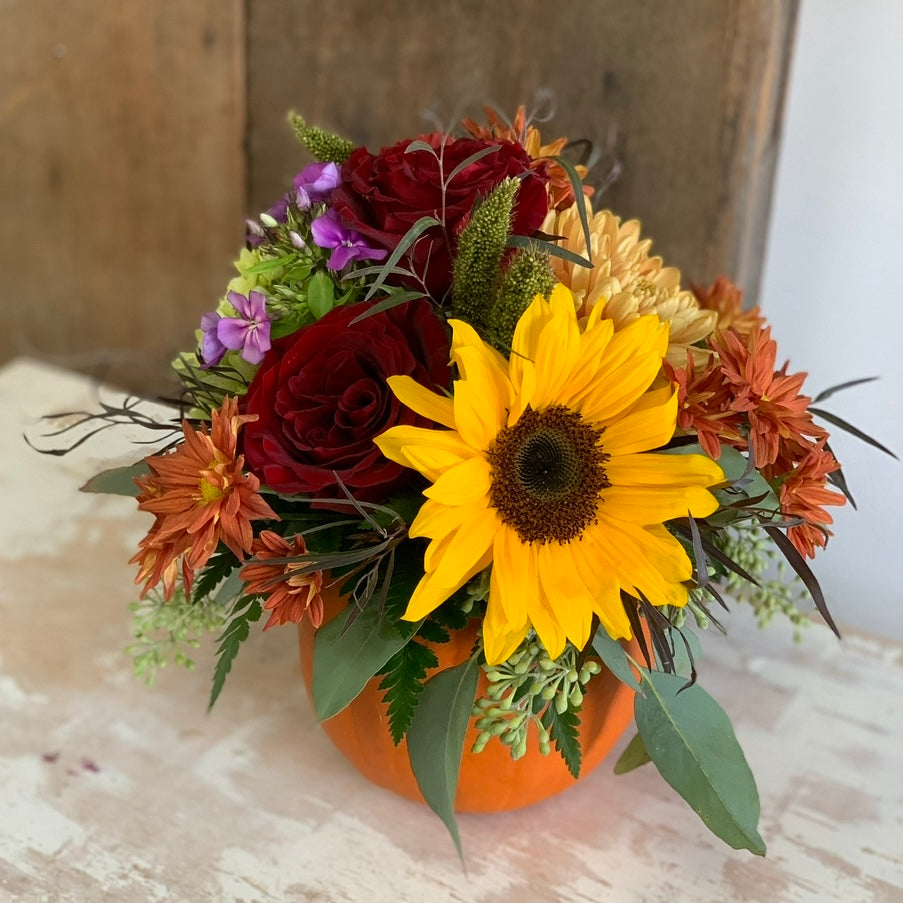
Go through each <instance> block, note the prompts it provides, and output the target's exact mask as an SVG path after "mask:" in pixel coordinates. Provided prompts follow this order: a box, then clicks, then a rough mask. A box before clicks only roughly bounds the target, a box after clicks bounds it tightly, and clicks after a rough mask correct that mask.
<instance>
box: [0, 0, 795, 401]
mask: <svg viewBox="0 0 903 903" xmlns="http://www.w3.org/2000/svg"><path fill="white" fill-rule="evenodd" d="M796 13H797V0H761V2H757V3H746V2H743V0H680V2H667V3H666V2H663V0H635V2H625V0H562V2H559V3H557V4H554V5H550V4H548V3H546V2H542V0H519V2H514V0H504V2H503V0H495V2H485V0H445V2H443V3H437V4H428V3H423V2H415V0H383V2H381V3H379V4H375V3H371V2H369V0H346V2H344V3H342V4H333V3H326V2H324V0H319V2H315V0H248V2H247V3H242V2H241V0H197V2H193V3H191V4H184V3H179V2H177V0H158V2H156V3H153V4H138V3H126V2H119V3H107V2H102V0H70V2H67V3H66V4H65V5H60V4H58V3H55V2H53V0H0V17H2V21H0V126H2V129H3V131H2V135H3V137H2V139H0V154H2V156H0V197H2V198H3V201H4V203H3V205H2V207H0V255H2V256H0V265H2V268H3V273H4V276H5V279H4V285H3V290H2V294H0V304H2V308H3V312H4V315H5V316H4V320H5V324H6V329H5V330H2V331H0V361H2V360H5V359H7V358H9V357H11V356H14V355H16V354H30V355H33V356H38V357H45V358H48V357H49V358H50V359H51V360H55V361H58V362H60V363H62V364H65V365H68V366H72V367H75V368H78V369H83V370H88V371H91V372H94V373H96V374H98V375H101V376H103V377H105V378H107V379H113V380H116V381H119V382H120V383H122V384H124V385H128V386H130V387H132V388H136V389H144V390H152V389H156V388H157V387H158V386H159V385H161V383H162V381H163V380H164V378H165V374H166V364H167V361H168V359H169V357H170V356H171V355H172V353H173V352H174V351H176V350H177V349H178V348H179V347H184V346H185V345H186V344H190V342H191V340H192V330H193V329H194V328H195V326H196V324H197V322H198V319H199V316H200V314H201V313H202V312H203V311H204V310H206V309H209V308H211V307H212V306H213V304H214V303H215V301H216V299H217V298H218V296H219V294H220V293H221V292H222V288H223V286H224V284H225V282H226V280H227V279H228V278H229V275H230V264H229V262H230V260H231V259H232V257H233V256H234V255H235V253H236V251H237V249H238V247H239V244H240V241H241V234H242V219H243V216H244V215H245V214H246V213H248V212H258V211H260V210H262V209H265V208H266V207H267V206H269V204H270V203H271V202H272V201H273V200H275V199H276V198H277V197H278V196H279V195H280V194H281V193H282V192H283V190H284V186H285V184H286V183H287V181H288V180H289V179H290V178H291V176H292V175H293V174H294V173H295V172H296V171H297V170H298V169H299V168H300V166H301V165H303V164H304V163H305V162H307V161H306V158H305V157H304V155H303V153H302V152H301V151H300V149H299V147H298V146H297V144H296V143H295V141H294V139H293V138H292V137H291V135H290V134H289V132H288V130H287V128H286V126H285V112H286V110H288V109H290V108H296V109H298V110H299V111H302V112H303V113H304V114H305V115H306V116H307V118H308V119H309V120H311V121H315V122H317V123H319V124H321V125H323V126H326V127H329V128H333V129H335V130H337V131H341V132H342V133H344V134H346V135H347V136H348V137H350V138H352V139H353V140H355V141H356V142H359V143H364V144H367V145H368V146H369V147H370V148H371V149H374V150H375V149H377V148H378V147H379V146H380V145H381V144H384V143H390V142H392V141H395V140H399V139H400V138H402V137H406V136H408V135H412V134H415V133H417V132H419V131H424V130H429V129H431V128H432V127H433V125H432V124H431V122H430V120H429V119H428V118H424V116H423V114H424V112H427V113H428V114H429V115H431V116H432V117H433V118H434V119H435V120H436V121H438V122H439V124H440V125H442V126H447V125H450V124H451V123H453V122H454V121H455V119H456V118H457V117H458V116H459V115H460V114H461V113H469V114H471V115H474V114H477V113H479V111H480V108H481V106H482V105H483V104H484V103H485V102H492V103H494V104H496V105H497V106H498V107H499V108H501V109H503V110H506V111H513V110H514V108H515V107H516V105H517V104H518V103H520V102H524V103H527V104H528V105H530V104H531V103H532V102H533V101H534V99H535V98H536V96H537V92H542V91H550V92H551V93H552V95H553V97H554V101H555V105H556V107H557V115H556V117H555V119H554V121H553V122H551V123H550V124H549V125H547V126H546V127H545V128H544V130H543V131H544V134H545V135H546V136H548V137H555V136H557V135H559V134H564V135H567V136H568V137H570V138H581V137H585V138H590V139H592V140H593V141H595V142H596V143H598V144H600V145H602V146H610V147H611V148H612V150H613V152H614V154H615V156H616V157H617V158H618V160H619V161H620V163H621V166H622V175H621V178H620V179H619V180H618V182H616V183H615V185H614V186H613V187H612V188H611V189H610V191H609V193H608V195H607V197H606V204H607V205H608V206H611V207H612V208H613V209H615V210H616V211H617V212H619V213H620V214H622V215H623V216H625V217H631V216H637V217H639V218H641V219H642V220H643V223H644V226H645V229H646V231H647V232H648V234H649V235H651V236H653V237H654V238H655V249H656V251H657V252H658V253H660V254H662V255H664V256H665V258H666V260H667V261H668V262H669V263H672V264H675V265H677V266H679V267H680V268H681V269H682V270H683V271H684V273H685V276H686V277H687V278H688V279H693V280H696V281H703V280H708V279H711V278H713V277H714V276H716V275H718V274H720V273H722V272H726V273H732V274H733V275H734V276H735V277H736V278H737V279H738V281H740V282H741V283H742V284H744V285H745V286H746V288H747V291H748V294H749V295H750V296H751V297H754V296H755V294H756V290H757V287H758V280H759V274H760V269H761V263H762V253H763V244H764V237H765V230H766V226H767V221H768V210H769V204H770V194H771V187H772V181H773V174H774V164H775V158H776V153H777V148H778V139H779V133H780V121H781V104H782V100H783V96H784V88H785V84H786V79H787V72H788V66H789V59H790V47H791V44H792V38H793V28H794V23H795V19H796Z"/></svg>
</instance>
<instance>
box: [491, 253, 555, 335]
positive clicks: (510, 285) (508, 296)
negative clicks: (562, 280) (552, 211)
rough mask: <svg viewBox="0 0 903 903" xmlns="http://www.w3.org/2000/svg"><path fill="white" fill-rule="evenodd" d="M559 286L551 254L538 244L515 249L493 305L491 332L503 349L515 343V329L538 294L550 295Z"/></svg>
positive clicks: (499, 281) (499, 282)
mask: <svg viewBox="0 0 903 903" xmlns="http://www.w3.org/2000/svg"><path fill="white" fill-rule="evenodd" d="M554 286H555V276H554V274H553V272H552V267H551V266H550V264H549V255H548V254H547V253H545V252H544V251H542V250H541V249H540V248H538V247H536V246H535V245H534V246H532V247H528V248H520V249H518V250H517V251H515V252H514V254H513V256H512V258H511V262H510V264H509V265H508V267H507V268H506V269H505V270H504V271H503V272H502V274H501V276H500V278H499V280H498V289H497V291H496V293H495V300H494V301H493V302H492V306H491V307H490V309H489V316H488V325H489V334H490V336H491V337H492V340H493V342H494V343H495V344H496V345H497V346H498V347H499V348H502V349H507V348H510V347H511V342H512V340H513V338H514V329H515V327H516V326H517V321H518V320H519V319H520V318H521V315H522V314H523V312H524V311H525V310H526V309H527V308H528V307H529V306H530V304H531V303H532V301H533V299H534V298H535V297H536V296H537V295H542V296H543V297H544V298H548V297H549V295H551V293H552V289H553V288H554Z"/></svg>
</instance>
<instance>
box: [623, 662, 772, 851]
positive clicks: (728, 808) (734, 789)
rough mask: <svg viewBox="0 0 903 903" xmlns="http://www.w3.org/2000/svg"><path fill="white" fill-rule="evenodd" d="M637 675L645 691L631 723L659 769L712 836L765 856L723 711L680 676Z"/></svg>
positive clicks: (753, 796) (747, 776)
mask: <svg viewBox="0 0 903 903" xmlns="http://www.w3.org/2000/svg"><path fill="white" fill-rule="evenodd" d="M640 673H641V675H642V678H643V684H644V686H645V688H646V693H645V694H643V695H640V694H639V693H638V694H637V695H636V697H635V698H634V712H635V715H636V723H637V728H638V729H639V732H640V736H641V737H642V739H643V745H644V746H645V748H646V750H647V751H648V753H649V756H650V758H651V759H652V761H653V762H654V763H655V766H656V768H657V769H658V770H659V773H660V774H661V775H662V777H663V778H664V779H665V780H666V781H667V782H668V783H669V784H670V785H671V786H672V787H673V788H674V789H675V790H676V791H677V792H678V793H679V794H680V795H681V796H682V797H683V798H684V799H685V800H686V801H687V803H689V805H690V807H691V808H692V809H693V810H694V811H695V812H696V813H697V814H698V815H699V817H700V818H701V819H702V820H703V822H705V824H706V826H707V827H708V828H709V830H710V831H712V833H713V834H715V835H716V836H718V837H720V838H721V839H722V840H723V841H724V842H725V843H727V844H729V845H730V846H732V847H733V848H734V849H738V850H739V849H746V850H749V851H750V852H752V853H755V854H756V855H757V856H764V855H765V844H764V842H763V841H762V838H761V837H760V836H759V833H758V830H757V825H758V821H759V794H758V791H757V790H756V784H755V781H754V779H753V776H752V772H751V771H750V769H749V765H748V764H747V763H746V759H745V757H744V755H743V751H742V750H741V749H740V745H739V744H738V743H737V738H736V737H735V736H734V730H733V728H732V727H731V723H730V720H729V719H728V717H727V715H726V714H725V713H724V711H723V709H722V708H721V707H720V706H719V705H718V703H717V702H715V700H714V699H712V697H711V696H709V694H708V693H706V692H705V690H703V689H702V687H700V686H698V685H694V686H690V687H687V685H686V681H685V680H684V678H682V677H679V676H677V675H675V674H664V673H662V672H661V671H647V670H646V669H642V670H641V672H640Z"/></svg>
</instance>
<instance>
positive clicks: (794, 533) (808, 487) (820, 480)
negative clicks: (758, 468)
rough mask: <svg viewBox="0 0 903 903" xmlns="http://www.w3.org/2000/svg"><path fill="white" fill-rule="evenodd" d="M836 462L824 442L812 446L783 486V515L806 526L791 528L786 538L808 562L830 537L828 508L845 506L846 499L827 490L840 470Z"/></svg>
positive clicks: (830, 520) (831, 519)
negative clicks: (800, 520) (828, 479)
mask: <svg viewBox="0 0 903 903" xmlns="http://www.w3.org/2000/svg"><path fill="white" fill-rule="evenodd" d="M839 469H840V465H839V464H838V463H837V459H836V458H835V457H834V455H832V454H831V452H829V451H828V450H827V449H826V448H825V447H824V440H822V441H821V442H819V443H818V444H817V445H814V446H812V448H810V449H809V451H808V452H807V453H806V455H805V456H804V457H803V458H802V460H801V461H800V462H799V463H798V464H797V465H796V467H794V469H793V471H792V472H791V474H790V476H788V477H787V479H786V480H785V481H784V482H783V484H782V485H781V511H782V512H783V513H784V514H785V515H786V516H787V517H799V518H802V519H803V520H804V521H805V523H804V524H802V525H801V526H799V527H791V528H790V529H789V530H788V531H787V538H788V539H789V540H790V541H791V542H792V543H793V544H794V546H796V549H797V551H798V552H799V553H800V554H801V555H805V556H806V557H807V558H814V557H815V550H816V548H824V546H825V545H826V544H827V542H828V537H829V536H831V535H832V534H831V531H830V530H828V529H827V524H831V523H833V522H834V519H833V518H832V517H831V515H830V514H828V512H827V511H825V509H824V506H825V505H843V504H845V503H846V498H845V497H844V496H843V495H841V494H840V493H838V492H832V491H831V490H830V489H828V488H827V476H828V474H829V473H834V471H836V470H839Z"/></svg>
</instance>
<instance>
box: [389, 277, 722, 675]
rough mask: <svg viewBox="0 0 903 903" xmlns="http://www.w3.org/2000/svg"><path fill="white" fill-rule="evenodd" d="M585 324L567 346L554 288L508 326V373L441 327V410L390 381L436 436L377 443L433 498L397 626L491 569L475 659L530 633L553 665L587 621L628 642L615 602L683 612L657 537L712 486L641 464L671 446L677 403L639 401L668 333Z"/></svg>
mask: <svg viewBox="0 0 903 903" xmlns="http://www.w3.org/2000/svg"><path fill="white" fill-rule="evenodd" d="M600 313H601V309H600V308H597V309H596V310H595V311H594V312H593V314H592V315H591V316H590V319H589V322H588V323H587V326H586V329H585V330H584V331H583V332H581V331H580V328H579V326H578V323H577V316H576V313H575V308H574V298H573V295H572V294H571V292H570V291H569V290H568V289H566V288H565V287H564V286H560V285H559V286H556V288H555V290H554V291H553V292H552V296H551V299H550V300H549V301H546V300H545V299H544V298H542V296H537V297H536V298H535V299H534V301H533V303H532V304H531V305H530V307H529V308H528V309H527V311H526V312H525V313H524V314H523V316H522V317H521V318H520V320H519V322H518V324H517V328H516V330H515V333H514V339H513V343H512V353H511V357H510V359H509V360H506V359H505V358H504V357H503V356H502V355H501V354H499V353H498V352H497V351H495V350H494V349H493V348H491V347H490V346H488V345H487V344H486V343H485V342H483V340H482V339H481V338H480V337H479V335H478V334H477V333H476V332H475V331H474V329H473V328H472V327H470V326H469V325H468V324H466V323H463V322H461V321H457V320H451V321H450V323H451V327H452V361H453V363H455V364H456V365H457V368H458V373H459V376H460V378H459V379H458V380H457V381H456V382H455V384H454V395H453V397H452V398H447V397H445V396H441V395H436V394H434V393H432V392H430V391H429V390H428V389H426V388H425V387H423V386H421V385H420V384H419V383H416V382H414V381H413V380H411V379H409V378H408V377H405V376H394V377H390V378H389V385H390V386H391V388H392V391H393V392H394V393H395V395H396V396H397V397H398V398H399V400H400V401H402V402H403V403H404V404H406V405H407V406H408V407H410V408H412V409H413V410H414V411H417V412H418V413H420V414H422V415H423V416H425V417H429V418H430V419H431V420H433V421H435V422H436V423H438V424H441V425H442V426H444V427H447V429H424V428H420V427H412V426H399V427H394V428H393V429H390V430H389V431H388V432H386V433H383V434H382V435H381V436H380V437H379V438H377V440H376V442H377V445H379V447H380V449H381V451H382V452H383V454H384V455H385V456H386V457H387V458H390V459H391V460H393V461H397V462H399V463H401V464H404V465H406V466H408V467H411V468H413V469H415V470H418V471H420V473H422V474H423V475H424V476H425V477H427V479H429V480H430V481H431V482H432V485H431V486H430V487H429V488H428V489H426V490H425V492H424V495H425V496H426V497H427V500H426V502H425V503H424V504H423V506H422V507H421V509H420V512H419V513H418V515H417V517H416V518H415V519H414V521H413V523H412V524H411V527H410V535H411V536H412V537H426V538H428V539H429V540H430V543H429V545H428V547H427V549H426V553H425V556H424V571H425V573H424V576H423V578H422V579H421V581H420V583H419V584H418V585H417V587H416V589H415V591H414V593H413V595H412V596H411V599H410V602H409V604H408V608H407V610H406V612H405V614H404V618H405V619H406V620H419V619H420V618H422V617H424V616H425V615H427V614H428V613H429V612H431V611H433V610H434V609H435V608H437V607H438V606H439V605H440V604H441V603H442V602H443V601H445V600H446V599H447V598H449V596H451V595H452V594H453V593H454V592H456V591H457V590H458V589H459V588H460V587H462V586H463V585H464V584H465V583H466V582H467V581H468V580H470V579H471V578H472V577H473V576H475V575H476V574H478V573H480V572H481V571H482V570H484V569H485V568H486V567H488V566H489V565H490V564H491V565H492V572H491V579H490V592H489V599H488V603H487V611H486V617H485V619H484V624H483V642H484V648H485V652H486V659H487V661H488V662H489V663H490V664H495V663H498V662H501V661H504V660H505V659H507V658H508V657H509V656H510V655H511V653H512V652H514V650H515V649H516V648H517V646H518V645H519V644H520V643H521V641H522V640H523V639H524V637H525V636H526V634H527V632H528V631H529V630H530V629H531V628H532V629H534V630H535V631H536V633H537V635H538V636H539V638H540V640H541V641H542V643H543V644H544V645H545V647H546V649H547V650H548V652H549V655H551V656H552V657H553V658H554V657H557V656H559V655H560V654H561V653H562V651H563V650H564V646H565V643H566V642H567V641H568V640H570V642H572V643H573V644H574V645H575V646H576V647H577V648H580V649H582V648H583V647H584V646H585V645H586V643H587V642H588V640H589V638H590V633H591V629H592V622H593V616H594V615H595V616H598V618H599V620H600V622H601V624H602V625H603V626H604V627H605V629H606V630H607V631H608V633H609V634H610V635H611V636H613V637H616V638H619V637H629V636H630V633H631V631H630V623H629V620H628V617H627V613H626V611H625V609H624V605H623V603H622V600H621V592H622V590H623V591H624V592H626V593H629V594H631V595H633V596H635V597H639V596H640V595H643V596H645V597H646V598H648V599H649V600H650V601H651V602H653V603H654V604H657V605H664V604H668V605H678V606H679V605H683V604H685V603H686V601H687V589H686V587H685V586H684V585H683V581H685V580H688V579H689V578H690V576H691V574H692V566H691V563H690V560H689V558H688V557H687V554H686V552H685V551H684V549H683V547H682V546H681V545H680V543H679V542H678V541H677V540H676V539H675V538H674V537H673V536H671V534H670V533H669V532H668V531H667V529H666V528H665V527H664V522H665V521H667V520H669V519H671V518H676V517H685V516H686V515H687V513H688V512H689V513H691V514H692V515H694V516H696V517H703V516H705V515H707V514H711V513H712V512H713V511H715V510H716V509H717V507H718V503H717V501H716V499H715V497H714V496H713V495H712V494H711V493H710V492H709V491H708V488H707V487H710V486H713V485H714V484H716V483H718V482H720V481H722V480H723V478H724V477H723V474H722V472H721V469H720V468H719V467H718V465H717V464H715V463H714V462H713V461H711V460H710V459H709V458H706V457H704V456H702V455H672V454H648V453H646V452H647V451H648V450H649V449H654V448H658V447H660V446H662V445H664V444H665V443H666V442H668V440H669V439H670V438H671V436H672V435H673V433H674V429H675V422H676V417H677V395H676V394H675V392H674V390H673V387H671V386H670V385H667V386H665V387H664V388H660V389H650V386H651V385H652V383H653V381H654V380H655V379H656V376H657V375H658V374H659V371H660V370H661V366H662V358H663V356H664V353H665V349H666V348H667V345H668V327H667V325H664V324H662V323H661V322H660V321H659V319H658V318H657V317H651V316H649V317H640V318H639V319H637V320H635V321H634V322H632V323H630V324H629V325H628V326H626V327H625V328H624V329H622V330H620V331H619V332H617V333H615V331H614V328H613V326H612V323H611V321H610V320H603V319H602V318H601V315H600Z"/></svg>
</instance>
